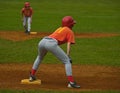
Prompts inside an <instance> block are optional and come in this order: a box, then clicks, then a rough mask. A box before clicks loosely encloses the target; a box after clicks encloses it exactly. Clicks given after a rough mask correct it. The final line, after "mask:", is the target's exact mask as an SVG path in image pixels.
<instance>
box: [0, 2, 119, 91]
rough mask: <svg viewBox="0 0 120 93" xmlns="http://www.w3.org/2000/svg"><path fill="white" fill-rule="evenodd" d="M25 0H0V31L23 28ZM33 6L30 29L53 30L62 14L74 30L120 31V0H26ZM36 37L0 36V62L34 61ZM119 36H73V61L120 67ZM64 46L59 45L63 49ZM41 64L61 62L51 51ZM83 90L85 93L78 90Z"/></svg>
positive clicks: (78, 31)
mask: <svg viewBox="0 0 120 93" xmlns="http://www.w3.org/2000/svg"><path fill="white" fill-rule="evenodd" d="M25 1H26V0H0V31H4V30H5V31H21V30H23V27H22V22H21V14H20V11H21V9H22V7H23V6H24V2H25ZM27 1H30V3H31V6H32V7H33V9H34V15H33V22H32V31H38V32H40V31H42V32H52V31H54V30H55V29H56V28H57V27H58V26H60V24H61V19H62V17H63V16H66V15H71V16H73V17H74V19H75V20H76V21H77V24H76V26H75V27H74V28H73V30H74V31H75V32H77V33H81V32H82V33H83V32H90V33H92V32H97V33H99V32H104V33H120V32H119V30H120V0H27ZM38 42H39V39H32V40H27V41H20V42H12V41H9V40H3V39H0V63H33V61H34V59H35V58H36V56H37V44H38ZM119 42H120V37H111V38H95V39H88V38H86V39H84V38H83V39H76V45H75V46H73V47H72V48H73V49H72V51H71V52H72V53H71V56H72V59H73V64H89V65H95V64H96V65H108V66H120V58H119V57H120V43H119ZM65 46H66V45H63V46H61V47H62V48H63V49H64V50H65V49H66V47H65ZM43 62H44V63H49V64H51V63H53V64H54V63H60V61H58V60H57V59H56V58H55V57H54V56H52V55H51V54H50V53H48V55H47V56H46V58H45V60H43ZM28 92H29V93H48V92H49V93H75V92H74V91H73V92H72V91H71V92H69V91H63V92H59V91H24V90H21V91H18V90H0V93H28ZM119 92H120V91H89V92H87V93H119ZM81 93H86V92H81Z"/></svg>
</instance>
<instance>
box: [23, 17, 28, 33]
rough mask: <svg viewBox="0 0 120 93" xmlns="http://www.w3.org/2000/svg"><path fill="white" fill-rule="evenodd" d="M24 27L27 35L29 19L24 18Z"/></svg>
mask: <svg viewBox="0 0 120 93" xmlns="http://www.w3.org/2000/svg"><path fill="white" fill-rule="evenodd" d="M23 27H24V29H25V33H27V17H24V19H23Z"/></svg>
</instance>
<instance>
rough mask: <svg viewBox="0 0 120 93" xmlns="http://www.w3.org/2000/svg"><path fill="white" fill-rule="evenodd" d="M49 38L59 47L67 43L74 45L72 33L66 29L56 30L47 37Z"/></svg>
mask: <svg viewBox="0 0 120 93" xmlns="http://www.w3.org/2000/svg"><path fill="white" fill-rule="evenodd" d="M49 37H51V38H54V39H56V40H57V41H58V44H59V45H61V44H64V43H67V42H70V43H71V44H74V43H75V39H74V33H73V31H72V30H71V29H70V28H68V27H60V28H58V29H57V30H56V31H55V32H54V33H52V34H51V35H49Z"/></svg>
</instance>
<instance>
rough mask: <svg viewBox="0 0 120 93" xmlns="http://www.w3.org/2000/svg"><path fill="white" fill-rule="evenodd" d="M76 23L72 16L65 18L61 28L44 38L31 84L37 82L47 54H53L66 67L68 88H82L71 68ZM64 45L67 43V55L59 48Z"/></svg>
mask: <svg viewBox="0 0 120 93" xmlns="http://www.w3.org/2000/svg"><path fill="white" fill-rule="evenodd" d="M75 23H76V22H75V20H74V19H73V18H72V17H71V16H65V17H64V18H63V19H62V26H61V27H59V28H58V29H57V30H56V31H55V32H53V33H52V34H51V35H49V36H46V37H44V38H43V39H42V40H41V41H40V42H39V44H38V56H37V58H36V60H35V61H34V64H33V66H32V70H31V74H30V78H29V81H30V82H34V80H36V77H35V73H36V71H37V69H38V67H39V65H40V63H41V62H42V60H43V58H44V56H45V55H46V54H47V52H51V53H52V54H53V55H54V56H56V57H57V58H58V59H59V60H60V61H62V63H63V64H64V65H65V72H66V76H67V78H68V82H69V83H68V87H72V88H80V86H79V85H77V84H76V83H75V81H74V79H73V76H72V67H71V65H72V64H71V63H72V60H71V59H70V47H71V44H74V43H75V40H74V33H73V31H72V27H73V26H74V24H75ZM64 43H67V53H65V52H64V51H63V49H61V48H60V46H59V45H61V44H64ZM53 69H55V68H53ZM53 82H54V80H53Z"/></svg>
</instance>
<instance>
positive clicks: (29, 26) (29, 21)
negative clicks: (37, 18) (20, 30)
mask: <svg viewBox="0 0 120 93" xmlns="http://www.w3.org/2000/svg"><path fill="white" fill-rule="evenodd" d="M27 21H28V28H27V30H28V33H30V30H31V17H28V20H27Z"/></svg>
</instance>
